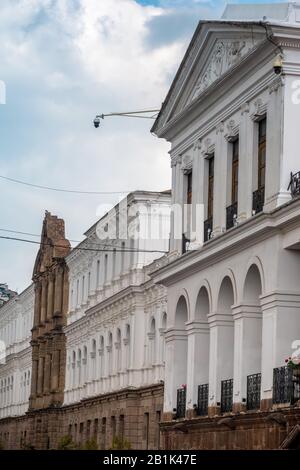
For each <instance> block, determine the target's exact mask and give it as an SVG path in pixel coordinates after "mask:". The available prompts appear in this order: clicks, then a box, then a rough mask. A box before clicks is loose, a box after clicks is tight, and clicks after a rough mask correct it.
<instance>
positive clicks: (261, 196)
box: [252, 188, 265, 215]
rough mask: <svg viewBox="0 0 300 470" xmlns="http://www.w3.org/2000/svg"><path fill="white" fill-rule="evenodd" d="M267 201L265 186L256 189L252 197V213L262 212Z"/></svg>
mask: <svg viewBox="0 0 300 470" xmlns="http://www.w3.org/2000/svg"><path fill="white" fill-rule="evenodd" d="M264 203H265V188H260V189H257V190H256V191H254V193H253V197H252V213H253V214H254V215H255V214H258V213H259V212H262V210H263V207H264Z"/></svg>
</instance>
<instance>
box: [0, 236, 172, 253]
mask: <svg viewBox="0 0 300 470" xmlns="http://www.w3.org/2000/svg"><path fill="white" fill-rule="evenodd" d="M0 239H3V240H12V241H17V242H23V243H32V244H34V245H43V246H51V247H53V248H66V247H65V245H57V244H55V243H46V242H37V241H34V240H27V239H25V238H16V237H5V236H2V235H0ZM73 250H80V251H94V252H98V253H102V252H111V253H113V252H121V253H122V252H123V253H127V252H128V253H132V251H134V250H132V249H130V248H122V249H120V248H119V249H118V248H113V249H109V250H108V249H107V248H87V247H85V248H82V247H80V246H75V247H72V251H73ZM134 252H135V253H162V254H165V253H167V252H166V251H163V250H140V249H137V250H135V251H134Z"/></svg>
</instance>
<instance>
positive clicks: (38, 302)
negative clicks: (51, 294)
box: [33, 281, 42, 327]
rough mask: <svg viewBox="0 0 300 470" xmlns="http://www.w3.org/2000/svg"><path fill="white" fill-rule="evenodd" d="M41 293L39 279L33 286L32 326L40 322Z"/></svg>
mask: <svg viewBox="0 0 300 470" xmlns="http://www.w3.org/2000/svg"><path fill="white" fill-rule="evenodd" d="M41 295H42V286H41V283H40V282H39V281H36V283H35V286H34V319H33V326H34V327H36V326H38V325H39V323H40V315H41Z"/></svg>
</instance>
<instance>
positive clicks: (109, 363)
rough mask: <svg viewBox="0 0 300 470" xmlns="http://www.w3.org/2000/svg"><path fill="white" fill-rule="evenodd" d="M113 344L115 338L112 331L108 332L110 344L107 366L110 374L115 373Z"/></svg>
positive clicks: (108, 346)
mask: <svg viewBox="0 0 300 470" xmlns="http://www.w3.org/2000/svg"><path fill="white" fill-rule="evenodd" d="M112 344H113V338H112V333H111V332H109V333H108V345H107V353H108V361H107V366H108V370H107V373H108V375H110V374H112V373H113V350H112Z"/></svg>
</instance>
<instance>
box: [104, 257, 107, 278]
mask: <svg viewBox="0 0 300 470" xmlns="http://www.w3.org/2000/svg"><path fill="white" fill-rule="evenodd" d="M107 262H108V255H105V257H104V282H106V281H107Z"/></svg>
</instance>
